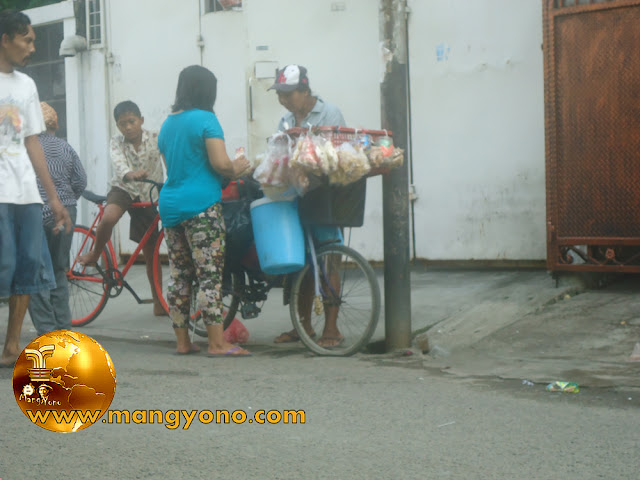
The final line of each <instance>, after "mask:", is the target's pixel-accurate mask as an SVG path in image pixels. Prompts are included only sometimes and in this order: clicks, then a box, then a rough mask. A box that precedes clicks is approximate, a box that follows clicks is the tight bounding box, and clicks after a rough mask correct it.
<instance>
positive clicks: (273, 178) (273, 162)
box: [253, 133, 290, 187]
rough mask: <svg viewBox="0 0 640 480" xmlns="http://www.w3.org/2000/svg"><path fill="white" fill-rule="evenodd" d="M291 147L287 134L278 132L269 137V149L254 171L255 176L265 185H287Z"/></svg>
mask: <svg viewBox="0 0 640 480" xmlns="http://www.w3.org/2000/svg"><path fill="white" fill-rule="evenodd" d="M289 149H290V138H289V137H288V136H287V135H284V134H282V133H277V134H275V135H273V136H272V137H271V138H269V140H268V142H267V151H266V152H265V154H264V156H263V158H262V161H261V162H260V164H259V165H258V167H257V168H256V170H255V171H254V172H253V178H255V179H256V180H257V181H258V182H260V184H261V185H263V186H264V185H269V186H276V187H284V186H287V185H288V182H287V168H288V166H289V151H290V150H289Z"/></svg>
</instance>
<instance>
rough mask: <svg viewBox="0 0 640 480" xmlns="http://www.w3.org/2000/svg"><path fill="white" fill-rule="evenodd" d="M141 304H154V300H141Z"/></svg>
mask: <svg viewBox="0 0 640 480" xmlns="http://www.w3.org/2000/svg"><path fill="white" fill-rule="evenodd" d="M140 303H153V298H145V299H144V300H140Z"/></svg>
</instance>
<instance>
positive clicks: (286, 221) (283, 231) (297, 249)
mask: <svg viewBox="0 0 640 480" xmlns="http://www.w3.org/2000/svg"><path fill="white" fill-rule="evenodd" d="M251 222H252V223H253V236H254V239H255V243H256V250H257V252H258V260H259V261H260V268H261V269H262V271H263V272H264V273H266V274H269V275H281V274H284V273H291V272H295V271H297V270H300V269H301V268H302V267H304V260H305V257H304V233H303V231H302V226H301V225H300V218H299V217H298V203H297V201H296V200H284V201H275V200H271V199H270V198H268V197H264V198H261V199H260V200H256V201H254V202H252V203H251Z"/></svg>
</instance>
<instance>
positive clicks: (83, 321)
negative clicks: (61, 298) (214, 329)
mask: <svg viewBox="0 0 640 480" xmlns="http://www.w3.org/2000/svg"><path fill="white" fill-rule="evenodd" d="M142 181H143V182H146V183H151V184H153V185H154V187H155V188H157V189H158V190H159V189H160V188H161V187H162V184H159V183H157V182H153V181H151V180H142ZM82 196H83V198H85V199H86V200H88V201H89V202H91V203H93V204H95V205H96V206H97V208H98V211H97V214H96V216H95V218H94V219H93V222H92V223H91V226H89V227H86V226H84V225H76V226H75V227H74V230H73V239H72V244H71V253H70V256H71V267H70V268H69V271H68V272H67V280H68V282H69V306H70V308H71V324H72V325H74V326H83V325H87V324H89V323H91V322H92V321H94V320H95V319H96V318H98V316H99V315H100V313H101V312H102V311H103V310H104V308H105V306H106V305H107V301H108V300H109V299H110V298H115V297H117V296H118V295H120V293H122V291H123V290H124V289H126V290H128V291H129V292H130V293H131V295H133V297H134V298H135V300H136V301H137V302H138V303H139V304H143V303H145V304H146V303H152V302H153V300H152V299H142V298H141V297H140V296H139V295H138V294H137V293H136V291H135V290H134V288H133V287H132V286H131V284H129V282H127V280H126V277H127V274H128V273H129V272H130V271H131V267H132V266H133V265H134V264H135V263H136V260H137V259H138V257H139V255H140V252H141V251H142V249H143V248H144V246H145V245H146V244H147V242H149V240H150V239H151V237H152V235H153V233H154V232H155V230H156V227H157V226H158V225H159V223H160V216H159V215H158V214H156V216H155V219H154V220H153V222H152V223H151V225H150V226H149V228H148V229H147V231H146V232H145V234H144V236H143V237H142V240H140V243H139V244H138V247H137V248H136V249H135V251H134V252H133V254H131V257H130V258H129V260H128V261H127V262H126V264H125V265H124V266H122V268H120V267H119V265H118V260H117V256H116V252H115V249H114V248H113V244H112V242H111V240H109V241H108V242H107V244H106V246H105V248H104V250H103V251H102V254H101V255H100V260H99V261H98V262H97V264H95V265H82V264H80V263H79V262H78V257H80V256H81V255H84V254H86V253H88V252H89V251H90V250H91V249H92V248H93V245H94V244H95V241H96V237H95V230H96V227H97V225H98V223H100V221H101V220H102V217H103V216H104V210H105V207H106V200H107V197H105V196H102V195H97V194H95V193H93V192H90V191H88V190H85V192H84V193H83V194H82ZM152 205H157V203H152V202H151V201H149V202H135V203H133V204H132V205H131V208H144V207H149V206H152ZM153 251H154V254H153V283H154V289H155V291H156V294H157V296H158V299H159V300H160V303H161V304H162V306H163V308H164V310H165V311H166V312H168V311H169V306H168V305H167V301H166V285H167V283H168V278H169V274H168V264H167V260H166V251H167V246H166V242H165V240H164V231H163V230H161V231H160V234H159V236H158V239H157V240H156V244H155V248H154V250H153ZM161 278H164V279H165V281H164V282H162V281H161ZM163 283H164V284H163ZM195 290H196V289H194V292H195ZM194 295H195V294H194ZM192 303H193V304H194V305H195V302H192ZM223 304H224V312H225V326H227V325H228V324H229V323H231V321H232V320H233V318H234V316H235V314H236V311H237V309H238V305H239V298H238V296H236V295H231V291H227V292H226V293H225V294H224V297H223ZM192 316H193V318H196V317H197V312H196V311H194V312H192ZM193 324H195V322H193Z"/></svg>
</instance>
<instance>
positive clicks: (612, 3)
mask: <svg viewBox="0 0 640 480" xmlns="http://www.w3.org/2000/svg"><path fill="white" fill-rule="evenodd" d="M543 1H544V2H545V3H544V28H545V31H544V57H545V58H544V62H545V65H544V70H545V128H546V152H547V153H546V188H547V267H548V269H549V270H551V271H559V270H579V271H599V272H607V271H618V272H640V53H638V52H639V50H638V46H640V0H599V1H598V0H564V1H563V0H543Z"/></svg>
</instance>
